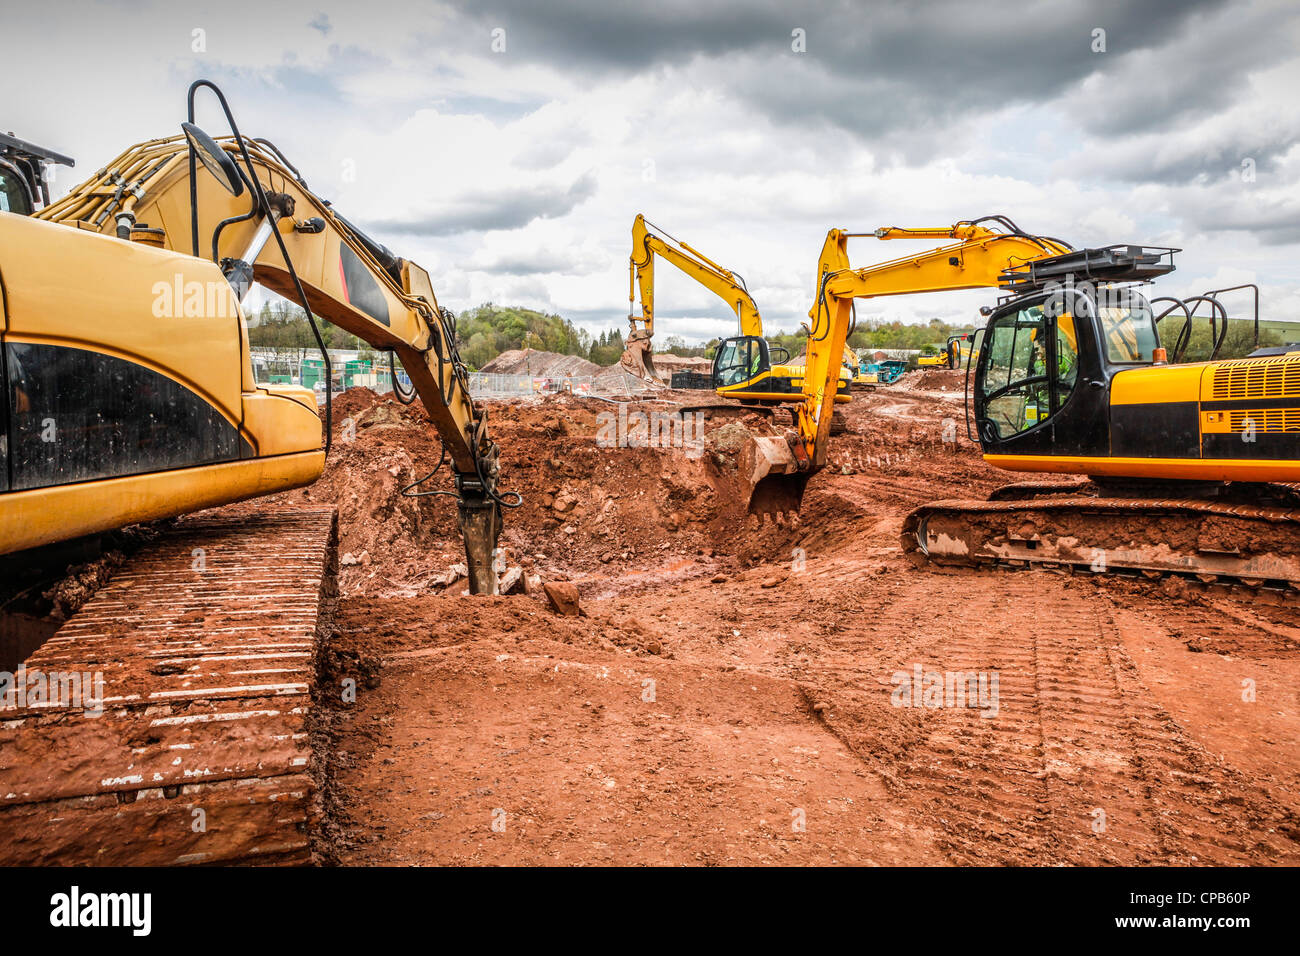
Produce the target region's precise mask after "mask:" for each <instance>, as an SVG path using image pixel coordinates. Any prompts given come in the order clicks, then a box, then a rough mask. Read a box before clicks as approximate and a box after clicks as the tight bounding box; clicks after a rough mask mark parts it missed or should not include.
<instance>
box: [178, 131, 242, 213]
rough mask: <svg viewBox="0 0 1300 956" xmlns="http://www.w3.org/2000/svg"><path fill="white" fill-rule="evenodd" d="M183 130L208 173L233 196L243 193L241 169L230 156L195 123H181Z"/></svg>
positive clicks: (191, 147)
mask: <svg viewBox="0 0 1300 956" xmlns="http://www.w3.org/2000/svg"><path fill="white" fill-rule="evenodd" d="M181 130H182V131H183V132H184V133H185V138H186V139H187V140H188V141H189V144H190V149H192V150H194V155H196V156H197V157H198V158H199V162H201V163H202V164H203V165H204V166H206V167H207V168H208V172H210V173H211V174H212V175H213V176H215V177H217V182H219V183H221V185H222V186H224V187H225V188H226V189H228V190H229V191H230V195H232V196H238V195H240V194H241V193H243V191H244V181H243V180H242V179H241V178H240V176H239V167H238V166H236V165H235V161H234V160H233V159H231V157H230V154H229V153H227V152H226V151H225V150H224V149H222V148H221V147H220V146H218V145H217V141H216V140H215V139H213V138H212V137H211V136H209V135H208V134H207V133H205V132H203V130H201V129H199V128H198V127H197V126H195V125H194V124H193V123H181Z"/></svg>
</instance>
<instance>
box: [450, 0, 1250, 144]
mask: <svg viewBox="0 0 1300 956" xmlns="http://www.w3.org/2000/svg"><path fill="white" fill-rule="evenodd" d="M452 5H453V6H454V7H456V8H458V9H459V10H460V12H461V14H462V15H463V16H464V17H465V18H466V20H467V21H469V22H472V23H474V24H475V25H476V26H477V27H478V28H480V29H483V30H485V31H486V30H490V29H493V28H495V27H497V26H500V27H503V28H504V29H505V30H506V31H507V33H506V38H507V44H508V51H509V55H511V56H516V57H520V58H523V59H525V60H534V61H538V62H546V63H548V64H550V65H552V66H558V67H559V68H560V69H567V70H570V71H572V72H574V73H580V74H590V73H592V72H600V73H606V72H620V73H636V72H640V71H643V70H645V69H648V68H652V67H656V66H685V65H687V64H690V63H691V62H692V61H693V60H694V59H695V58H697V57H708V58H710V59H711V60H713V61H715V62H716V61H717V60H718V58H726V57H728V56H729V55H731V56H734V57H736V58H737V59H739V60H740V61H742V62H743V61H745V60H750V61H751V63H752V66H751V67H750V68H748V69H745V68H742V69H741V70H739V71H737V72H735V73H734V75H733V85H734V87H735V92H736V94H737V95H738V96H739V97H740V98H742V99H744V100H745V101H746V102H747V104H748V105H750V106H752V107H753V108H754V109H756V110H758V111H760V112H763V113H766V114H767V115H770V116H772V117H774V118H776V119H779V120H807V119H808V118H809V117H810V116H811V117H817V118H820V119H825V120H828V121H830V122H832V123H835V124H837V125H841V126H844V127H845V128H848V129H851V130H855V131H858V132H861V133H862V134H864V135H871V134H878V133H883V132H886V131H888V130H890V129H893V128H895V127H898V126H903V125H908V124H911V123H915V122H917V121H918V120H921V119H923V120H925V121H933V120H935V119H938V118H942V117H947V116H954V115H958V114H960V113H963V112H966V111H970V110H987V109H993V108H997V107H1000V106H1004V105H1008V104H1011V103H1038V102H1045V101H1048V100H1051V99H1053V98H1055V97H1056V96H1058V95H1059V94H1060V93H1062V92H1063V91H1064V90H1066V89H1067V88H1069V87H1071V86H1073V85H1074V84H1077V83H1078V82H1080V81H1081V80H1083V79H1084V78H1086V77H1087V76H1089V75H1091V74H1092V73H1094V72H1095V71H1098V70H1101V69H1105V68H1108V65H1109V64H1111V63H1114V62H1115V61H1117V60H1119V59H1122V58H1124V57H1127V56H1136V55H1146V54H1148V53H1149V52H1150V51H1151V50H1152V49H1156V48H1159V47H1161V46H1163V45H1165V44H1167V43H1169V42H1170V41H1171V39H1172V38H1173V37H1175V36H1177V35H1178V34H1179V33H1180V31H1182V30H1183V29H1184V28H1185V27H1187V26H1188V25H1189V24H1192V23H1194V22H1196V21H1198V20H1199V19H1201V18H1202V17H1203V16H1204V15H1205V14H1207V13H1213V12H1216V11H1220V10H1222V9H1224V8H1225V6H1226V5H1227V0H1147V2H1143V3H1129V2H1124V0H1105V2H1101V3H1092V4H1087V5H1084V4H1069V3H1057V2H1053V0H1038V2H1020V3H1015V4H1010V3H1009V4H1005V5H1000V6H999V5H993V6H990V5H988V4H972V3H969V2H968V0H952V2H944V3H926V4H918V3H900V2H889V3H852V2H847V0H820V2H811V3H803V4H799V5H791V4H788V3H784V2H736V0H732V2H720V3H699V2H698V0H667V2H658V3H655V4H636V5H632V4H629V5H625V6H614V5H610V4H608V3H604V2H600V0H562V2H558V3H544V4H539V3H534V2H530V0H496V2H492V0H489V2H487V3H482V2H480V0H473V2H470V0H453V4H452ZM1097 28H1101V29H1104V30H1105V31H1106V42H1107V53H1106V54H1104V56H1099V55H1098V54H1095V53H1094V52H1093V50H1092V31H1093V30H1094V29H1097ZM795 29H801V30H803V31H805V35H806V46H807V52H806V53H804V54H801V55H796V54H794V53H793V52H792V51H791V43H792V36H791V34H792V31H793V30H795ZM1223 53H1224V54H1225V55H1226V59H1227V60H1229V61H1232V60H1234V59H1235V58H1236V57H1241V56H1248V55H1249V48H1248V47H1245V46H1241V47H1239V48H1238V49H1237V50H1235V51H1234V50H1227V51H1223ZM1107 58H1109V59H1107ZM1224 58H1225V57H1224V56H1221V57H1220V59H1219V63H1220V64H1222V62H1223V60H1224ZM1200 68H1201V67H1199V66H1196V65H1189V64H1183V65H1182V66H1181V69H1180V70H1179V72H1180V73H1182V72H1184V71H1191V70H1196V69H1200ZM728 70H729V67H728V66H727V65H723V66H722V67H720V68H718V69H717V70H716V72H717V73H718V75H719V76H722V77H725V75H726V74H727V72H728ZM1228 72H1229V67H1228V66H1223V65H1220V66H1218V69H1217V74H1216V75H1226V74H1227V73H1228ZM810 81H811V83H812V88H809V85H808V84H809V82H810ZM1210 85H1212V84H1210V83H1208V82H1207V83H1205V84H1197V83H1189V82H1187V81H1186V80H1184V81H1183V82H1182V83H1181V84H1180V83H1176V82H1175V83H1173V84H1171V86H1173V87H1174V88H1176V89H1181V88H1184V87H1188V86H1192V87H1206V88H1208V87H1209V86H1210ZM1130 95H1131V94H1130ZM1225 95H1226V94H1225ZM1166 105H1167V104H1166ZM1097 121H1098V122H1113V119H1112V118H1111V117H1110V116H1109V115H1108V114H1107V113H1104V112H1103V113H1101V114H1099V115H1098V117H1097Z"/></svg>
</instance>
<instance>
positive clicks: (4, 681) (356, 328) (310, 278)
mask: <svg viewBox="0 0 1300 956" xmlns="http://www.w3.org/2000/svg"><path fill="white" fill-rule="evenodd" d="M205 89H208V90H211V91H212V92H213V93H214V94H215V95H216V97H217V99H218V100H219V101H220V104H221V108H222V110H223V112H224V114H225V118H226V120H227V123H228V124H229V130H230V134H229V135H227V136H223V137H221V138H220V139H215V138H213V137H212V136H210V135H208V134H207V133H206V132H204V131H203V130H202V129H200V128H199V127H198V126H196V125H195V124H194V118H195V116H194V107H195V96H196V94H197V93H198V92H201V91H203V90H205ZM254 282H257V283H260V284H262V285H263V286H265V287H267V288H269V289H271V290H273V291H276V292H279V293H281V294H282V295H285V296H288V297H291V298H292V299H294V300H295V301H297V302H298V303H299V304H300V305H301V306H302V308H303V309H304V310H305V313H306V316H307V319H308V321H309V322H310V323H311V325H312V327H313V329H314V330H316V338H317V342H318V344H320V345H321V346H322V349H321V350H322V357H323V361H324V365H325V378H326V381H327V382H328V381H330V374H329V372H330V369H329V355H328V352H327V351H326V350H325V349H324V346H323V342H322V341H321V335H320V331H319V328H318V327H317V326H316V319H317V317H323V318H326V319H328V320H329V321H330V322H333V323H334V324H336V325H338V326H340V327H341V328H343V329H345V330H347V331H349V332H351V333H353V334H355V335H357V336H359V337H360V338H362V339H363V340H365V341H366V342H368V343H370V344H371V345H372V346H374V347H375V348H376V349H379V350H384V351H388V352H389V353H390V357H391V358H390V361H392V362H394V363H395V361H397V360H400V361H401V363H402V365H403V366H404V367H405V370H406V372H407V374H408V375H409V376H410V381H411V383H412V388H411V391H410V392H409V393H404V392H402V391H401V390H400V388H399V390H398V392H397V394H396V397H397V399H398V400H400V401H403V402H405V403H408V404H409V403H412V402H414V401H415V399H416V397H417V396H418V397H419V398H421V399H422V400H423V404H424V408H425V410H426V412H427V413H428V415H429V418H430V419H431V421H432V424H433V426H434V428H435V429H436V430H437V433H438V436H439V438H440V439H441V442H442V454H441V459H440V461H439V462H438V463H437V465H436V466H435V467H433V468H432V470H430V471H429V473H428V474H427V475H424V476H423V477H419V478H416V476H414V475H413V476H412V477H413V478H416V480H414V481H412V482H411V483H410V484H409V485H407V487H406V488H405V489H403V493H404V494H408V495H412V496H416V495H431V494H445V495H450V496H453V497H456V498H457V499H458V502H459V517H460V529H461V532H462V535H463V538H464V543H465V549H466V557H467V564H468V569H469V587H470V590H471V591H472V592H474V593H477V594H493V593H496V592H497V590H498V581H497V570H498V568H497V563H496V562H497V555H496V554H494V549H495V546H496V543H497V540H498V535H499V534H500V531H501V515H502V507H514V506H517V505H518V504H519V503H520V499H519V496H518V495H516V494H513V493H509V492H505V493H503V492H501V491H500V490H498V476H499V464H498V453H497V447H496V445H495V443H494V442H493V441H492V440H491V438H490V437H489V435H488V431H487V418H486V415H485V414H484V412H483V411H482V410H480V409H478V408H476V407H475V405H474V403H473V402H472V401H471V399H470V395H469V391H468V388H467V382H468V374H467V370H466V368H465V366H464V364H463V363H462V362H461V360H460V358H459V357H458V353H457V348H456V335H455V325H454V319H453V317H452V316H451V315H450V313H448V312H447V311H446V310H444V309H443V308H441V307H440V306H439V304H438V301H437V298H436V297H435V295H434V292H433V288H432V286H431V283H430V281H429V276H428V274H427V273H426V272H425V271H424V270H423V269H421V268H420V267H419V266H418V265H416V264H415V263H413V262H411V261H409V260H405V259H402V258H399V257H398V256H396V255H394V254H393V253H392V252H390V251H389V250H388V249H386V248H384V247H383V246H382V245H380V244H379V243H377V242H375V241H374V240H372V239H370V238H368V237H367V236H366V235H365V234H364V233H363V232H361V231H360V230H359V229H357V228H356V227H355V226H354V225H352V224H351V223H349V222H348V221H347V220H346V219H344V218H343V217H342V216H340V215H339V214H338V213H337V212H335V211H334V210H333V209H332V208H331V206H330V205H329V203H328V202H326V201H325V200H323V199H321V198H320V197H319V196H317V195H316V194H315V193H313V192H312V191H311V190H310V189H309V188H308V187H307V184H306V182H305V181H304V180H303V178H302V176H301V175H300V174H299V172H298V171H297V169H295V167H294V166H293V165H292V164H291V163H290V162H289V161H288V160H287V159H286V158H285V157H284V156H283V155H282V154H281V153H280V151H279V150H278V149H277V148H276V147H275V146H274V145H273V144H272V143H271V142H270V141H268V140H265V139H249V138H246V137H244V136H243V135H241V134H240V132H239V129H238V127H237V126H236V124H235V120H234V117H233V115H232V114H231V112H230V109H229V107H228V105H227V104H226V100H225V98H224V96H222V95H221V93H220V91H219V90H217V88H216V87H215V86H213V85H212V84H211V83H208V82H207V81H199V82H197V83H195V84H194V85H193V86H192V87H191V88H190V91H189V121H188V122H186V123H183V124H182V135H179V136H172V137H168V138H163V139H155V140H150V141H148V142H145V143H141V144H139V145H136V146H133V147H131V148H130V149H128V150H126V151H125V152H123V153H122V154H121V155H120V156H118V157H116V158H115V159H114V160H113V161H112V162H110V163H109V164H107V165H106V166H104V167H103V168H102V169H100V170H99V171H98V172H97V173H96V174H95V175H94V176H92V177H91V178H90V179H89V180H87V181H86V182H85V183H82V184H81V185H80V186H77V187H76V188H74V189H73V190H72V191H71V192H70V193H68V195H66V196H64V197H63V198H61V199H59V200H58V201H56V202H53V203H51V204H49V205H48V206H46V207H45V208H44V209H40V210H39V211H37V212H36V213H35V215H34V216H26V215H15V214H12V213H2V212H0V288H2V289H3V309H4V325H3V341H2V343H0V346H2V348H3V359H4V360H3V362H0V384H2V386H3V387H2V388H0V555H5V556H6V558H5V560H6V562H9V563H10V564H11V565H12V563H13V562H21V561H23V560H24V556H27V560H29V561H31V562H36V561H39V560H42V558H43V557H44V559H46V560H51V561H52V560H54V557H52V556H50V552H48V551H45V550H34V549H39V548H41V546H46V545H52V544H54V543H57V542H64V541H68V540H69V539H73V538H78V537H79V536H91V535H95V534H97V533H99V532H104V531H108V530H110V529H116V528H121V527H123V526H125V525H128V524H133V523H139V522H149V521H154V520H155V519H161V518H168V517H173V516H180V515H186V514H189V513H190V512H194V511H198V510H200V509H207V508H211V507H213V506H216V505H222V504H226V503H229V502H235V501H239V500H242V499H247V498H254V497H258V496H263V495H268V494H272V493H275V492H281V491H285V490H287V489H292V488H298V487H301V486H304V485H307V484H310V483H311V482H313V481H315V480H316V478H317V477H318V476H319V475H320V474H321V472H322V468H323V467H324V464H325V460H326V456H327V454H329V452H330V450H331V449H330V441H329V436H330V434H331V431H330V420H331V418H332V401H331V396H330V394H329V393H330V391H332V389H327V391H326V394H325V397H324V416H323V417H324V427H322V415H321V413H320V411H319V410H318V406H317V400H316V398H315V396H314V395H313V393H312V392H311V391H310V390H308V389H305V388H302V387H298V386H293V385H265V384H260V383H258V382H257V381H255V380H254V377H253V372H252V366H251V362H250V354H249V344H248V333H247V329H246V326H245V320H244V315H243V311H242V307H241V304H242V303H243V301H244V300H245V298H246V296H247V295H248V294H249V290H250V288H251V287H252V285H253V283H254ZM394 378H396V376H394ZM395 387H397V383H396V382H395ZM448 462H449V463H450V466H451V471H452V476H453V479H454V489H452V490H438V489H432V488H430V487H429V483H430V480H431V479H432V478H433V477H434V475H435V473H436V472H437V471H438V469H439V468H440V467H441V466H442V465H443V464H446V463H448ZM155 533H156V534H157V536H158V537H157V538H156V539H155V540H153V541H152V542H151V543H149V544H146V545H144V546H143V548H142V549H141V550H139V551H137V552H136V553H135V554H133V555H132V557H131V558H130V559H129V561H130V562H131V563H130V564H129V565H128V566H126V567H124V568H123V569H122V570H121V571H119V572H118V574H117V575H116V576H115V577H114V578H113V579H112V580H111V581H109V582H108V584H107V585H106V586H105V588H104V590H103V591H102V592H101V594H100V595H97V596H96V597H95V598H92V600H91V602H90V603H89V604H87V605H86V606H85V607H83V608H82V609H81V610H80V611H78V612H77V613H76V614H74V615H73V616H72V617H71V618H70V619H69V620H68V621H67V622H66V623H64V624H63V625H62V626H61V627H60V628H59V629H58V632H57V633H56V634H54V635H53V637H50V638H49V640H48V641H47V642H46V643H45V644H44V645H43V646H39V647H37V648H36V649H35V650H31V649H28V650H27V651H26V652H25V653H24V655H23V657H22V658H20V659H19V660H20V663H23V666H22V667H21V668H16V669H15V670H16V671H18V672H20V673H18V674H12V673H3V674H0V709H4V708H10V709H11V719H7V720H4V721H0V835H3V839H2V840H0V863H13V864H25V865H32V864H41V863H50V862H58V863H62V864H68V863H81V862H85V863H96V864H135V863H146V862H148V863H201V862H206V863H213V862H217V863H229V862H234V861H246V862H302V861H305V860H306V859H309V858H310V853H311V848H310V842H309V834H310V832H311V829H312V821H313V820H314V819H315V818H316V815H317V813H318V811H319V806H318V801H319V799H320V797H319V794H318V793H317V792H316V786H317V782H318V780H319V775H320V773H321V769H320V761H321V760H322V759H326V758H325V757H322V755H321V753H320V752H319V751H318V750H315V749H313V745H312V743H311V739H312V733H313V729H312V725H311V722H310V714H311V711H312V707H313V700H314V694H315V693H316V692H317V691H318V689H319V686H320V685H319V684H318V673H317V667H318V662H319V661H320V659H321V656H322V655H321V652H322V648H323V643H322V642H323V641H324V640H325V639H326V638H325V637H324V635H325V634H326V633H327V627H326V625H327V623H328V602H327V600H326V599H327V598H328V595H329V593H330V590H331V586H332V585H331V583H330V582H331V580H332V567H333V566H334V565H335V564H336V563H337V555H336V554H334V548H333V541H334V538H335V534H336V530H335V522H334V516H333V514H332V513H330V512H328V511H325V510H321V509H316V510H311V509H294V508H292V507H284V506H282V507H279V508H277V509H274V510H267V511H264V512H259V513H257V514H250V515H228V516H206V517H196V518H193V519H191V520H190V521H189V522H187V523H185V524H182V525H179V526H177V527H175V528H171V529H160V530H159V529H155ZM62 566H63V565H59V567H62ZM4 583H8V582H4ZM101 597H103V600H101V599H100V598H101ZM46 636H48V635H46ZM83 673H84V674H85V679H86V681H87V682H92V683H93V685H94V686H98V687H99V690H98V691H96V692H91V693H86V692H83V691H78V692H77V693H76V694H75V695H74V699H68V700H65V699H63V698H62V697H60V698H59V699H57V700H56V699H53V698H52V697H49V699H47V696H48V695H53V693H54V690H55V689H58V687H61V686H62V685H59V682H58V681H56V680H55V679H54V676H55V675H56V674H73V675H75V676H78V678H80V675H82V674H83ZM42 675H50V680H49V682H48V684H46V683H44V682H43V681H44V677H43V676H42ZM15 680H17V681H19V682H20V683H21V684H22V686H24V687H27V686H28V685H29V683H31V684H34V686H36V687H37V688H38V690H40V694H39V695H38V696H37V697H33V696H32V692H31V691H30V690H26V691H20V692H19V693H20V697H19V698H17V699H16V702H15V698H14V696H13V693H14V682H15ZM343 683H344V684H345V685H346V683H347V681H346V680H345V681H344V682H343ZM56 685H57V686H56ZM77 686H78V687H85V686H91V685H90V684H87V685H82V684H80V683H79V684H78V685H77ZM45 687H48V688H49V691H48V695H47V692H46V691H45V690H42V688H45ZM331 692H332V693H337V692H338V691H337V689H335V690H333V691H331ZM33 701H35V703H33ZM96 708H97V712H96ZM90 716H94V717H97V718H98V719H93V720H92V719H87V718H88V717H90ZM200 814H201V815H202V819H203V821H204V823H205V825H204V827H202V828H197V827H192V823H193V821H194V820H196V819H198V818H199V815H200Z"/></svg>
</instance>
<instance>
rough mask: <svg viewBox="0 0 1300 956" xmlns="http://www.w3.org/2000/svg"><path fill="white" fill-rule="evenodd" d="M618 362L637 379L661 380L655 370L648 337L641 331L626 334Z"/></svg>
mask: <svg viewBox="0 0 1300 956" xmlns="http://www.w3.org/2000/svg"><path fill="white" fill-rule="evenodd" d="M618 364H619V365H621V366H623V368H624V369H626V370H627V372H628V373H629V374H632V375H635V376H636V377H637V378H639V379H644V380H645V381H647V382H656V383H660V382H662V379H660V378H659V373H658V372H656V371H655V360H654V350H653V348H652V347H651V344H650V337H649V336H648V335H645V334H644V333H643V332H634V333H632V334H631V335H630V336H628V340H627V346H626V348H624V349H623V354H622V355H621V356H619V360H618Z"/></svg>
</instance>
